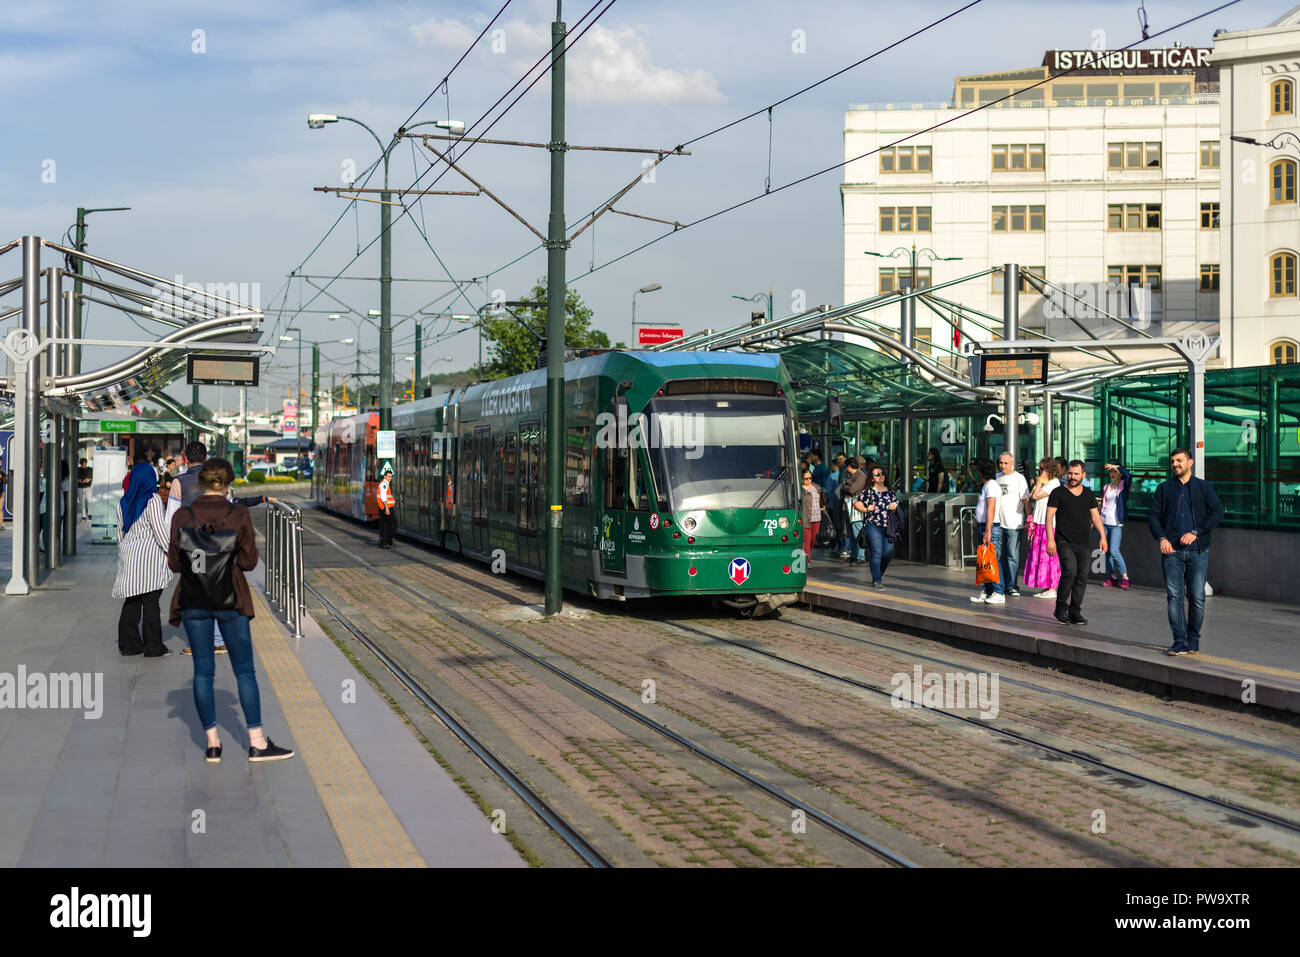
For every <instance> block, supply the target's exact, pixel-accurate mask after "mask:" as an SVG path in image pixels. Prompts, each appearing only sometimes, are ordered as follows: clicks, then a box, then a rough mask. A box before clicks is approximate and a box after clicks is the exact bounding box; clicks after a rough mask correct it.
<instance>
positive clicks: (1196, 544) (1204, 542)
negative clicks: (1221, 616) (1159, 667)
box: [1147, 449, 1223, 656]
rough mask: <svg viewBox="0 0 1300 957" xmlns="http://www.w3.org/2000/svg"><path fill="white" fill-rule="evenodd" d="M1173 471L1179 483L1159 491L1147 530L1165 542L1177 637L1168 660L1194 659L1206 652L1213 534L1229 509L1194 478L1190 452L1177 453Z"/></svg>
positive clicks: (1165, 564) (1171, 623) (1168, 588)
mask: <svg viewBox="0 0 1300 957" xmlns="http://www.w3.org/2000/svg"><path fill="white" fill-rule="evenodd" d="M1169 465H1170V468H1171V469H1172V471H1173V473H1174V477H1173V478H1171V479H1167V480H1165V481H1164V482H1162V483H1161V485H1160V487H1159V488H1157V489H1156V494H1155V496H1154V497H1153V498H1152V499H1151V507H1150V509H1148V511H1147V525H1148V526H1150V528H1151V534H1152V535H1153V536H1155V538H1156V539H1157V540H1158V541H1159V542H1160V568H1161V570H1162V571H1163V572H1164V576H1165V597H1166V598H1167V599H1168V602H1169V627H1170V629H1171V630H1172V631H1173V633H1174V643H1173V645H1172V646H1171V647H1170V648H1169V650H1168V651H1166V652H1165V654H1167V655H1171V656H1177V655H1194V654H1196V653H1197V652H1198V651H1200V650H1201V624H1202V622H1203V621H1204V620H1205V578H1206V574H1207V572H1208V570H1209V567H1210V532H1211V531H1213V529H1214V527H1215V526H1216V525H1218V524H1219V523H1220V522H1221V521H1223V505H1222V503H1220V501H1219V496H1218V495H1216V494H1215V492H1214V486H1213V485H1211V484H1210V483H1209V482H1207V481H1205V479H1200V478H1196V477H1195V476H1193V475H1192V453H1191V452H1189V451H1188V450H1187V449H1174V451H1173V454H1172V455H1170V456H1169ZM1184 599H1185V600H1186V605H1185V606H1184Z"/></svg>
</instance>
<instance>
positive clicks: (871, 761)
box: [403, 566, 1295, 866]
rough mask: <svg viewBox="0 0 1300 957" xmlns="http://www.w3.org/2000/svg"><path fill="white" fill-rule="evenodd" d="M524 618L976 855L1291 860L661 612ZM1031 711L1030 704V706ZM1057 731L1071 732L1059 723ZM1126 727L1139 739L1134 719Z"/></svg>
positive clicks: (1079, 723)
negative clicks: (690, 628)
mask: <svg viewBox="0 0 1300 957" xmlns="http://www.w3.org/2000/svg"><path fill="white" fill-rule="evenodd" d="M403 571H404V573H405V574H406V575H407V576H408V577H409V578H410V579H411V580H412V581H413V582H419V583H421V584H423V585H425V586H426V587H429V588H431V589H432V590H434V591H438V592H440V593H442V594H446V595H454V596H455V600H456V601H457V602H458V603H460V604H462V605H463V606H465V607H469V608H474V609H477V610H485V609H489V608H491V607H493V606H498V605H501V604H503V599H502V597H501V596H500V595H493V594H491V593H490V592H487V591H484V590H483V589H482V588H476V587H474V586H473V584H472V579H471V582H470V584H467V582H466V581H465V579H466V578H469V576H471V575H472V574H473V572H471V571H469V570H466V569H463V568H460V569H455V570H453V571H451V572H448V573H444V572H442V571H439V570H436V569H433V568H429V567H423V566H408V567H407V568H405V569H404V570H403ZM484 585H485V587H490V588H492V589H494V590H498V591H501V592H504V593H506V594H508V595H511V596H516V595H517V596H518V597H517V599H516V600H517V601H519V602H520V603H523V602H528V601H536V599H537V594H536V591H535V590H532V589H528V588H520V587H519V586H518V585H514V584H512V583H510V582H509V581H506V580H490V581H487V582H485V583H484ZM709 624H710V625H712V626H714V627H718V626H719V624H720V623H719V622H717V621H711V622H709ZM741 624H746V629H745V630H747V631H748V632H749V633H751V634H758V633H761V634H762V635H763V637H764V638H765V639H766V640H774V641H779V640H781V639H782V636H783V637H784V640H787V641H789V640H792V638H793V633H794V632H795V631H796V629H793V628H791V627H790V626H787V625H784V624H783V623H781V622H754V623H739V622H730V623H726V628H727V629H729V630H737V629H738V626H739V625H741ZM773 626H775V627H773ZM514 627H515V630H516V631H518V632H520V633H521V634H525V635H527V636H528V637H530V638H532V639H534V640H536V641H538V642H539V643H541V644H543V645H545V646H547V647H550V648H552V649H554V650H556V651H558V652H560V653H562V654H564V655H565V656H567V657H569V658H571V659H572V660H574V661H576V662H580V663H582V664H583V665H585V666H586V667H588V668H590V669H591V670H592V671H594V672H596V673H598V674H601V675H604V676H605V677H607V678H609V679H611V680H613V681H615V682H617V683H619V684H622V685H624V686H626V687H628V688H631V689H637V690H639V689H640V688H641V687H642V682H643V680H645V679H646V678H650V679H653V680H654V681H655V682H656V685H657V699H658V704H659V705H660V706H661V707H666V708H669V709H671V710H673V711H675V712H677V713H679V714H682V715H684V716H687V717H689V718H690V719H691V720H693V721H695V722H697V723H699V724H702V725H704V726H706V727H709V728H711V729H713V730H715V731H716V732H717V733H719V734H720V735H721V736H723V737H724V738H726V739H727V740H730V741H733V742H736V743H738V744H741V745H743V746H745V747H747V748H749V749H750V750H751V751H753V752H754V753H755V754H757V755H759V756H761V757H763V758H765V759H767V760H770V761H772V762H774V763H776V764H777V765H779V766H781V767H783V768H786V769H787V770H789V771H791V772H792V773H795V774H798V775H800V776H802V777H804V778H806V779H807V780H808V781H810V782H811V783H813V784H814V785H816V786H818V787H823V788H826V789H828V790H830V791H833V792H834V793H836V794H837V795H839V796H840V797H841V798H843V799H844V800H846V801H849V802H851V803H853V804H856V805H858V806H859V807H861V808H862V809H864V810H865V811H867V812H868V813H871V814H874V815H876V816H877V817H879V818H880V819H882V820H884V821H885V822H887V823H889V824H892V825H894V826H896V827H899V828H901V829H904V830H907V831H908V832H910V833H913V834H915V835H917V836H918V837H921V838H922V839H924V840H926V841H929V842H931V843H933V844H934V845H937V846H939V847H942V848H943V849H944V850H946V851H948V852H949V853H951V854H954V855H957V856H959V857H961V858H964V859H965V860H967V861H969V862H971V863H973V864H978V865H995V866H996V865H1027V864H1032V865H1159V866H1195V865H1208V864H1212V865H1218V866H1246V865H1280V864H1293V863H1295V860H1294V858H1293V857H1292V856H1291V855H1289V854H1287V853H1286V852H1284V851H1280V850H1278V849H1276V848H1273V847H1269V846H1267V845H1265V844H1263V843H1260V842H1256V841H1252V840H1250V839H1248V838H1246V837H1244V836H1243V835H1242V833H1241V831H1240V830H1237V829H1233V828H1229V827H1223V826H1219V825H1217V824H1213V823H1207V822H1205V821H1203V820H1192V819H1189V818H1187V817H1185V816H1183V815H1182V814H1179V813H1171V811H1170V809H1169V808H1168V806H1167V805H1165V804H1163V803H1161V802H1160V801H1158V800H1156V799H1155V795H1154V794H1152V793H1149V792H1151V790H1152V789H1150V788H1138V789H1134V788H1132V787H1130V786H1126V784H1120V783H1116V782H1113V781H1110V780H1107V781H1099V780H1096V779H1095V778H1089V777H1086V776H1081V775H1079V774H1077V773H1075V772H1073V771H1072V770H1068V769H1066V768H1063V767H1057V766H1054V764H1055V762H1051V761H1045V760H1043V759H1042V758H1041V757H1039V756H1037V755H1036V754H1033V755H1031V753H1030V752H1029V751H1028V750H1027V749H1024V748H1019V747H1017V748H1013V747H1010V746H1008V745H1006V744H1004V743H1001V742H998V741H995V740H994V739H992V738H991V737H989V738H987V739H986V740H980V737H981V736H980V733H979V732H978V731H966V730H965V729H956V728H952V727H949V726H946V725H944V724H943V723H942V719H935V718H933V717H932V716H926V715H923V714H921V713H918V712H912V711H905V710H895V709H892V708H890V707H888V704H887V703H886V702H884V699H877V698H876V697H875V696H871V698H872V699H875V700H871V699H868V698H865V697H864V696H863V695H864V694H865V693H856V692H852V691H851V690H847V689H845V688H844V687H843V686H836V685H834V683H822V682H818V681H815V680H813V679H811V678H809V677H807V676H805V675H803V674H800V673H797V672H795V671H793V670H791V669H785V668H783V666H780V665H779V664H776V663H768V662H755V661H750V660H747V659H745V658H743V657H741V656H740V655H738V654H736V653H733V652H731V651H729V650H727V649H726V646H714V647H710V646H709V645H708V644H707V640H706V639H699V640H696V639H690V638H683V637H678V636H677V635H673V634H669V633H668V632H667V631H666V630H665V629H664V628H663V627H661V626H659V625H658V624H656V623H654V622H652V621H644V620H638V619H635V618H632V617H630V616H628V615H611V614H607V613H604V612H599V611H593V612H591V614H590V616H589V617H588V618H587V619H585V620H579V621H564V622H562V623H560V622H535V623H525V624H516V625H515V626H514ZM769 629H770V630H769ZM797 637H798V640H799V641H801V642H805V644H803V645H801V647H802V648H804V649H806V650H809V651H812V650H815V651H817V653H818V654H822V655H826V656H828V657H827V658H826V660H827V661H828V662H830V661H836V660H840V661H848V660H849V659H847V658H842V659H836V658H833V657H831V656H842V655H845V654H850V655H851V659H852V665H851V667H852V668H853V669H854V670H857V671H859V672H861V673H863V674H868V675H869V674H872V672H869V671H868V670H867V668H868V667H869V666H870V665H872V664H874V667H875V668H877V669H878V671H877V672H876V673H875V676H876V677H877V680H880V677H879V676H880V675H883V676H884V682H885V683H887V682H888V676H889V675H891V674H893V673H894V672H896V671H899V670H907V668H903V667H900V662H899V661H897V660H891V659H889V658H887V657H885V656H878V660H877V661H875V662H874V663H871V662H869V661H868V659H866V658H864V657H861V655H865V654H866V649H864V650H863V652H862V653H859V652H858V651H857V649H854V650H853V651H852V652H851V653H846V652H845V651H844V650H843V649H842V648H841V647H839V646H838V643H836V642H834V641H833V640H832V639H829V638H827V639H824V643H821V642H823V639H819V638H816V637H815V636H809V635H808V634H807V633H801V634H799V635H798V636H797ZM720 652H721V653H720ZM845 667H850V666H849V665H847V664H846V665H845ZM908 667H909V668H910V663H908ZM1018 706H1019V705H1018ZM1060 707H1062V706H1052V707H1051V708H1046V707H1041V706H1040V710H1039V711H1038V712H1037V718H1038V720H1039V721H1040V722H1042V724H1043V726H1048V725H1049V723H1050V721H1051V717H1052V715H1051V712H1052V710H1053V709H1054V708H1060ZM1025 713H1026V714H1031V713H1034V712H1032V711H1031V710H1030V709H1028V708H1026V709H1025ZM1064 716H1065V717H1070V715H1068V714H1066V715H1064ZM1108 722H1109V719H1101V718H1098V717H1097V716H1096V715H1095V714H1093V713H1091V712H1089V713H1087V714H1086V716H1085V715H1084V714H1083V712H1082V711H1080V715H1079V716H1078V717H1075V718H1072V720H1071V721H1070V722H1069V724H1072V725H1074V727H1072V728H1070V731H1071V733H1072V734H1073V733H1074V732H1075V730H1076V728H1077V729H1082V730H1083V731H1086V732H1088V733H1090V734H1092V735H1093V736H1094V740H1096V741H1098V742H1100V741H1102V740H1103V739H1106V738H1107V735H1112V736H1113V735H1114V734H1117V733H1118V729H1117V728H1113V727H1107V723H1108ZM1051 728H1052V730H1053V731H1054V732H1059V731H1060V729H1061V725H1060V723H1059V721H1058V722H1057V723H1056V724H1055V725H1051ZM1123 732H1124V734H1125V735H1126V736H1129V735H1132V734H1134V733H1135V732H1134V729H1133V728H1132V727H1131V726H1125V727H1124V728H1123ZM1137 733H1138V741H1139V744H1140V743H1141V742H1142V741H1143V740H1144V737H1149V738H1150V742H1149V746H1151V750H1153V751H1155V750H1157V749H1155V748H1154V746H1153V745H1154V743H1155V742H1156V741H1157V740H1158V739H1159V733H1158V732H1155V733H1154V734H1153V732H1150V731H1147V730H1145V729H1144V730H1142V731H1140V732H1137ZM1110 740H1112V741H1113V740H1114V739H1113V737H1111V738H1110ZM1175 767H1177V766H1175ZM1200 768H1201V769H1202V770H1204V769H1205V765H1201V766H1200ZM1099 776H1103V777H1104V776H1105V775H1104V774H1100V775H1099ZM1097 811H1102V812H1104V814H1105V825H1106V831H1105V833H1094V832H1093V830H1092V828H1093V826H1094V822H1095V821H1096V820H1097V816H1096V814H1095V812H1097Z"/></svg>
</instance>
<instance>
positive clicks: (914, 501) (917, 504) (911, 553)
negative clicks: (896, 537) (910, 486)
mask: <svg viewBox="0 0 1300 957" xmlns="http://www.w3.org/2000/svg"><path fill="white" fill-rule="evenodd" d="M947 497H948V493H947V492H916V493H914V494H912V495H911V496H910V497H909V498H908V500H907V516H906V524H905V525H904V526H903V530H904V532H905V533H906V536H907V560H908V561H912V562H924V561H926V560H927V551H928V545H927V537H926V513H927V512H928V511H929V510H930V503H931V502H933V501H934V500H935V499H941V498H947Z"/></svg>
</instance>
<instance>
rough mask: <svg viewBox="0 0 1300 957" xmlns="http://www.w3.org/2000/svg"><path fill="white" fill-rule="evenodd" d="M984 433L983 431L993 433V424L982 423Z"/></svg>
mask: <svg viewBox="0 0 1300 957" xmlns="http://www.w3.org/2000/svg"><path fill="white" fill-rule="evenodd" d="M984 431H985V432H992V431H993V423H992V422H985V423H984Z"/></svg>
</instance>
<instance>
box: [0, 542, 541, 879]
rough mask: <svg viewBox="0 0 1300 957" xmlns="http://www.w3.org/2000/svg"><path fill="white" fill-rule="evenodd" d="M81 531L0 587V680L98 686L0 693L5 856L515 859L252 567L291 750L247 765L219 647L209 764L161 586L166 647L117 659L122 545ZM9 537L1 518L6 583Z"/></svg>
mask: <svg viewBox="0 0 1300 957" xmlns="http://www.w3.org/2000/svg"><path fill="white" fill-rule="evenodd" d="M260 524H261V522H260V521H259V520H257V516H255V525H259V526H260ZM85 537H86V534H85V526H84V525H83V526H82V536H81V538H82V540H81V541H79V543H78V554H77V555H76V556H74V557H72V558H68V559H65V560H64V564H63V567H62V568H61V569H59V570H57V571H55V572H53V573H50V574H47V576H46V577H45V578H44V580H43V581H42V583H41V585H40V586H39V587H38V588H35V589H33V591H32V593H31V594H30V595H28V596H24V597H7V596H5V595H3V592H2V591H0V682H3V681H5V680H6V676H12V677H10V678H9V679H8V680H10V681H13V680H16V679H17V678H18V677H19V676H24V675H25V676H27V680H28V682H30V681H31V680H32V679H31V677H30V676H32V675H42V676H45V675H51V674H56V673H59V674H79V675H87V674H88V675H90V676H91V681H92V685H91V687H92V688H93V687H94V686H95V685H96V684H98V685H100V686H101V690H100V691H99V693H98V694H94V698H95V699H96V700H95V701H94V702H93V710H90V711H88V710H87V708H86V705H87V704H88V703H91V702H89V701H85V700H83V701H81V702H79V704H80V707H77V708H68V707H51V706H50V705H54V704H66V703H67V701H66V700H60V701H54V700H53V698H52V697H51V698H50V699H47V701H46V702H45V704H46V706H45V707H43V708H37V709H33V708H31V707H15V706H13V703H6V702H3V699H2V698H0V780H3V781H4V782H5V785H4V800H3V801H0V867H14V866H21V867H71V868H88V867H288V866H292V867H425V866H430V867H472V866H489V867H523V866H526V864H525V862H524V861H523V859H522V858H521V857H520V856H519V854H518V853H517V852H516V851H515V850H514V849H513V848H512V846H511V844H510V843H509V841H507V840H505V839H504V838H502V837H501V836H500V835H498V834H494V833H493V832H492V828H491V822H490V821H489V820H488V819H487V817H485V815H484V814H483V812H482V811H480V810H479V809H478V808H477V807H475V805H474V804H473V803H472V802H471V801H470V799H469V798H468V797H467V796H466V795H465V794H464V793H463V792H462V791H461V789H460V787H459V786H458V785H457V784H456V783H455V781H453V780H452V779H451V777H450V775H449V774H448V773H447V772H446V771H445V770H443V768H441V767H440V766H439V765H438V764H437V762H436V761H435V760H434V758H433V757H432V756H431V755H430V754H429V752H428V751H427V750H426V749H425V748H424V747H423V745H421V743H420V742H419V741H418V740H417V739H416V737H415V736H414V734H413V733H412V731H411V730H410V729H409V728H408V727H407V726H406V725H405V724H403V722H402V721H401V719H400V718H399V717H398V716H397V715H396V714H394V712H393V711H392V709H391V708H390V707H389V706H388V704H387V703H386V702H385V701H384V700H383V699H382V698H380V697H379V695H378V694H376V693H375V692H374V691H373V690H372V688H371V686H370V685H369V684H368V682H367V681H366V679H365V678H364V677H363V676H362V675H361V674H359V673H358V672H357V670H356V669H355V668H354V667H353V665H352V664H351V663H350V662H349V661H348V659H347V658H346V657H345V656H344V655H343V653H342V652H341V651H340V650H339V649H338V647H337V646H335V644H334V643H333V642H332V641H331V640H330V639H329V638H328V637H327V636H325V635H324V633H323V632H322V631H321V630H320V629H319V627H317V626H316V624H315V622H313V621H311V620H310V619H307V620H305V621H304V625H303V631H304V635H303V637H302V638H301V639H296V640H295V639H293V638H292V637H291V636H290V634H289V632H288V630H287V629H286V628H285V627H284V625H283V623H282V622H281V620H280V619H279V617H278V616H276V615H275V614H274V613H273V612H272V610H271V609H270V608H269V607H268V605H267V602H266V600H265V597H264V595H263V594H262V589H261V580H262V579H261V576H262V566H259V567H258V569H257V570H256V571H254V572H252V573H249V580H250V584H251V585H252V586H253V587H252V592H253V596H254V603H255V606H256V616H255V617H254V619H253V622H252V632H253V643H254V650H255V654H256V657H257V672H258V684H259V690H260V694H261V702H262V719H263V726H264V728H265V729H266V733H267V734H268V736H270V737H271V738H272V739H274V740H275V742H276V743H277V744H280V745H283V746H287V747H292V748H294V749H295V750H296V751H297V755H296V756H295V757H294V758H292V759H290V760H288V761H280V762H274V763H269V764H260V765H254V764H249V763H248V759H247V743H248V735H247V731H246V729H245V728H244V726H243V713H242V711H241V710H240V707H239V700H238V694H237V691H236V686H235V679H234V675H233V673H232V671H231V668H230V666H229V659H228V658H226V657H224V656H219V657H218V658H217V675H216V698H217V720H218V724H219V727H220V732H221V738H222V745H223V747H224V754H223V758H222V761H221V763H220V764H207V763H205V761H204V759H203V747H204V738H203V732H202V729H201V727H200V724H199V720H198V714H197V712H196V711H195V708H194V699H193V693H192V690H191V689H192V683H191V682H192V675H193V670H192V662H191V659H190V658H189V657H188V656H186V655H182V654H181V653H180V652H181V649H182V648H183V647H184V646H185V644H186V642H185V639H184V637H183V636H182V634H181V632H180V630H179V629H177V628H174V627H172V626H170V625H168V624H167V622H166V616H167V602H168V601H169V599H170V594H171V593H170V589H168V590H167V591H165V592H164V593H163V599H162V607H163V638H164V641H165V642H166V644H167V646H168V648H169V649H170V650H171V651H172V655H171V656H169V657H165V658H147V659H146V658H143V657H141V656H135V657H129V658H124V657H122V656H121V655H120V654H119V653H118V651H117V630H116V629H117V617H118V613H119V611H120V608H121V602H120V601H119V600H116V599H114V598H112V597H111V594H112V587H113V579H114V576H115V573H116V561H117V550H116V548H115V547H114V546H111V545H92V544H89V543H88V542H87V541H85ZM259 539H260V535H259ZM11 543H12V529H11V527H10V526H9V525H8V523H6V527H5V528H4V529H3V530H0V575H2V576H3V577H2V578H0V581H3V582H7V581H8V580H9V558H10V549H11ZM260 546H261V542H260V541H259V547H260ZM84 688H85V686H84V685H83V689H84ZM92 693H93V692H92ZM25 703H27V704H31V703H34V699H32V698H31V697H30V696H29V697H27V698H26V699H25ZM95 712H99V713H98V716H94V714H95Z"/></svg>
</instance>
